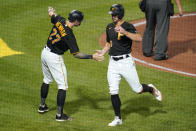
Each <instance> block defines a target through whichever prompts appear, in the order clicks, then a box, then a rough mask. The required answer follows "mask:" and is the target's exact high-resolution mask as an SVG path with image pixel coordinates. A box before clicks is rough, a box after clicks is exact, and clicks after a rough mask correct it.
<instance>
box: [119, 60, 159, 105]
mask: <svg viewBox="0 0 196 131" xmlns="http://www.w3.org/2000/svg"><path fill="white" fill-rule="evenodd" d="M122 65H123V68H122V76H123V77H124V78H125V80H126V81H127V82H128V84H129V86H130V87H131V88H132V90H133V91H134V92H136V93H138V94H141V93H144V92H149V93H151V94H152V95H154V96H155V98H156V99H157V100H158V101H161V100H162V95H161V92H160V91H159V90H158V89H157V88H156V87H155V86H154V85H152V84H149V85H146V84H140V82H139V77H138V74H137V70H136V67H135V64H134V61H133V59H132V57H131V56H130V58H127V59H125V60H124V61H123V62H122Z"/></svg>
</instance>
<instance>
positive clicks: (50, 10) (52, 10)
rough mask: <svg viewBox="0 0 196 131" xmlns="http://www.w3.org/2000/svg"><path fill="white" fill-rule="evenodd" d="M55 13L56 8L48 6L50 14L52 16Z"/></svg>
mask: <svg viewBox="0 0 196 131" xmlns="http://www.w3.org/2000/svg"><path fill="white" fill-rule="evenodd" d="M54 14H55V10H54V9H53V8H52V7H50V6H49V7H48V15H49V16H50V17H52V16H53V15H54Z"/></svg>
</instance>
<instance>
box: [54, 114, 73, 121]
mask: <svg viewBox="0 0 196 131" xmlns="http://www.w3.org/2000/svg"><path fill="white" fill-rule="evenodd" d="M72 120H73V118H72V117H69V116H67V115H66V114H61V115H58V114H57V115H56V121H72Z"/></svg>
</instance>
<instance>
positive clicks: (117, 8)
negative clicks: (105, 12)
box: [109, 4, 124, 19]
mask: <svg viewBox="0 0 196 131" xmlns="http://www.w3.org/2000/svg"><path fill="white" fill-rule="evenodd" d="M109 14H111V15H114V16H116V15H117V16H118V18H119V19H122V18H123V16H124V7H123V6H122V5H120V4H114V5H112V6H111V7H110V11H109Z"/></svg>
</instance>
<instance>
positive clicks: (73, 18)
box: [68, 10, 84, 22]
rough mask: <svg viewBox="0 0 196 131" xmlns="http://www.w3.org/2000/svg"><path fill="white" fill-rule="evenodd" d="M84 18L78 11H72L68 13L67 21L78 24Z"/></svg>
mask: <svg viewBox="0 0 196 131" xmlns="http://www.w3.org/2000/svg"><path fill="white" fill-rule="evenodd" d="M83 18H84V14H83V13H82V12H81V11H79V10H72V11H71V12H70V13H69V17H68V20H69V21H70V22H74V21H76V20H77V21H78V22H81V21H82V20H83Z"/></svg>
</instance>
